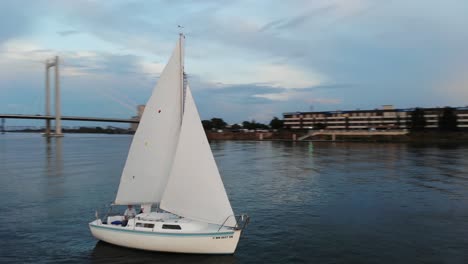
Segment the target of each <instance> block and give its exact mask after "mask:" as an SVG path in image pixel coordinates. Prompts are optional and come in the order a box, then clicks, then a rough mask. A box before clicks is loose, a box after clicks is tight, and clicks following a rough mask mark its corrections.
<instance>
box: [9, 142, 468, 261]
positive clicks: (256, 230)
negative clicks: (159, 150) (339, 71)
mask: <svg viewBox="0 0 468 264" xmlns="http://www.w3.org/2000/svg"><path fill="white" fill-rule="evenodd" d="M130 142H131V136H120V135H66V136H65V137H64V138H62V139H52V140H51V141H50V142H49V143H47V141H46V139H45V138H42V137H40V136H39V135H28V134H6V135H0V212H1V214H0V220H1V224H0V262H33V263H50V262H63V263H82V262H85V263H88V262H91V263H111V262H112V263H128V262H141V263H143V262H145V263H180V262H200V263H254V262H263V263H288V262H302V263H468V147H467V146H437V145H434V146H412V145H407V144H377V143H306V142H300V143H299V142H298V143H292V142H239V141H219V142H212V143H211V147H212V149H213V153H214V155H215V158H216V161H217V163H218V166H219V168H220V171H221V174H222V177H223V181H224V184H225V186H226V190H227V192H228V195H229V197H230V200H231V203H232V206H233V208H234V211H235V212H236V213H244V212H245V213H248V214H249V215H250V216H251V223H250V225H249V226H248V227H247V230H246V231H245V233H244V237H243V238H242V239H241V241H240V243H239V246H238V248H237V252H236V254H235V255H233V256H203V255H177V254H167V253H152V252H143V251H137V250H130V249H124V248H120V247H115V246H112V245H108V244H105V243H98V242H97V241H96V240H94V239H93V237H92V236H91V234H90V232H89V230H88V226H87V224H88V222H89V221H91V220H93V218H94V210H95V209H96V208H104V206H105V205H106V204H109V203H110V202H111V201H112V200H113V199H114V198H115V193H116V190H117V187H118V183H119V178H120V173H121V170H122V167H123V165H124V162H125V158H126V155H127V151H128V147H129V145H130Z"/></svg>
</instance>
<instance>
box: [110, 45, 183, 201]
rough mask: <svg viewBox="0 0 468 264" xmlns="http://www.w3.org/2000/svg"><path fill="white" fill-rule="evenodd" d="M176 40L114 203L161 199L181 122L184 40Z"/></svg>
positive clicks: (134, 141) (134, 140) (146, 112)
mask: <svg viewBox="0 0 468 264" xmlns="http://www.w3.org/2000/svg"><path fill="white" fill-rule="evenodd" d="M182 41H183V40H182V38H181V39H180V40H179V41H178V43H177V45H176V48H175V49H174V51H173V53H172V56H171V58H170V60H169V62H168V64H167V65H166V67H165V68H164V70H163V72H162V73H161V75H160V77H159V81H158V83H157V85H156V87H155V89H154V90H153V93H152V95H151V97H150V99H149V100H148V102H147V104H146V107H145V110H144V113H143V115H142V117H141V119H140V123H139V126H138V129H137V131H136V132H135V135H134V137H133V141H132V144H131V146H130V150H129V153H128V157H127V161H126V163H125V167H124V169H123V172H122V176H121V179H120V185H119V189H118V192H117V196H116V199H115V204H155V203H159V202H160V201H161V197H162V194H163V192H164V187H165V186H166V183H167V180H168V177H169V174H170V171H171V168H172V162H173V160H174V154H175V150H176V146H177V142H178V138H179V133H180V126H181V123H182V99H183V98H182V93H183V92H182V89H181V87H183V78H182V77H181V73H182V72H183V65H182V63H183V59H182V58H181V56H182V55H183V43H182Z"/></svg>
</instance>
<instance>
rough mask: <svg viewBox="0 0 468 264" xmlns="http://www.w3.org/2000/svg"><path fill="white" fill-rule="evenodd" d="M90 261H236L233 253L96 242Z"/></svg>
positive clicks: (215, 262)
mask: <svg viewBox="0 0 468 264" xmlns="http://www.w3.org/2000/svg"><path fill="white" fill-rule="evenodd" d="M90 259H91V262H92V263H115V264H119V263H129V262H132V263H206V264H218V263H228V264H229V263H236V256H235V255H214V256H210V255H194V254H173V253H159V252H149V251H142V250H135V249H129V248H122V247H118V246H114V245H111V244H108V243H104V242H98V243H96V246H95V247H94V249H93V251H92V252H91V256H90Z"/></svg>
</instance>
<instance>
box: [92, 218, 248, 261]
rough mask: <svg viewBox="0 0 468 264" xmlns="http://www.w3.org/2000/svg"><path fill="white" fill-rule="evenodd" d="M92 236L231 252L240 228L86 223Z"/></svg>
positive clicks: (143, 245) (157, 247) (126, 243)
mask: <svg viewBox="0 0 468 264" xmlns="http://www.w3.org/2000/svg"><path fill="white" fill-rule="evenodd" d="M89 227H90V229H91V233H92V234H93V236H94V237H95V238H97V239H99V240H101V241H104V242H107V243H110V244H114V245H118V246H122V247H127V248H134V249H141V250H149V251H161V252H174V253H192V254H233V253H234V251H235V250H236V247H237V243H238V242H239V237H240V233H241V231H240V230H232V231H229V232H224V231H222V232H213V233H173V232H171V233H169V232H168V233H165V232H152V231H140V230H135V229H133V230H132V229H128V228H125V227H120V226H111V225H104V224H101V221H100V220H96V221H93V222H91V223H90V224H89Z"/></svg>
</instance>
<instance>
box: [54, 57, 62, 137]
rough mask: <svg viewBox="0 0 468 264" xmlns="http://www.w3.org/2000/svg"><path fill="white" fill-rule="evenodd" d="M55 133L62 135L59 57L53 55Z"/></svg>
mask: <svg viewBox="0 0 468 264" xmlns="http://www.w3.org/2000/svg"><path fill="white" fill-rule="evenodd" d="M55 135H56V136H62V118H61V115H60V79H59V57H58V56H55Z"/></svg>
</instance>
